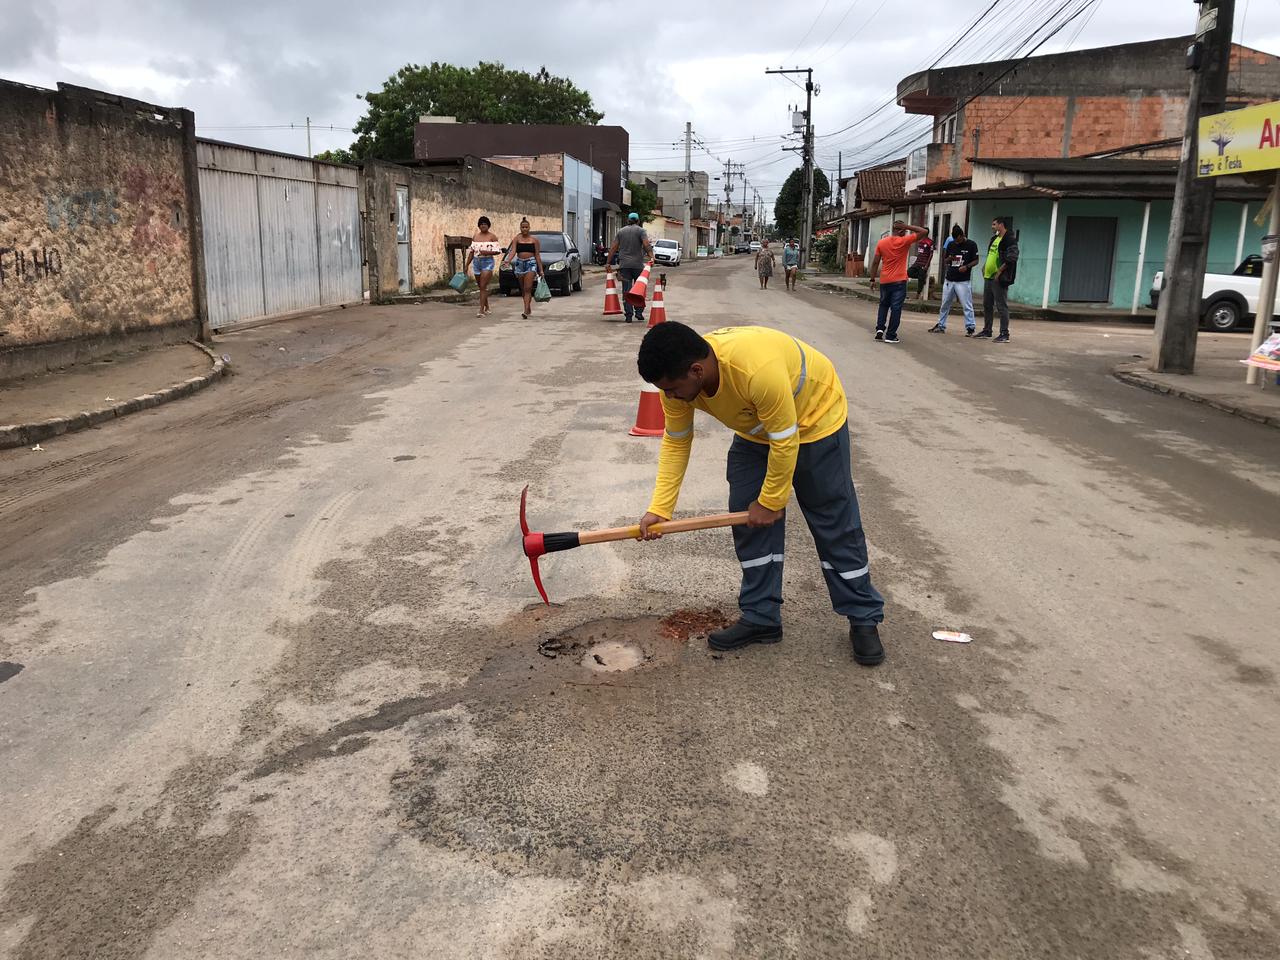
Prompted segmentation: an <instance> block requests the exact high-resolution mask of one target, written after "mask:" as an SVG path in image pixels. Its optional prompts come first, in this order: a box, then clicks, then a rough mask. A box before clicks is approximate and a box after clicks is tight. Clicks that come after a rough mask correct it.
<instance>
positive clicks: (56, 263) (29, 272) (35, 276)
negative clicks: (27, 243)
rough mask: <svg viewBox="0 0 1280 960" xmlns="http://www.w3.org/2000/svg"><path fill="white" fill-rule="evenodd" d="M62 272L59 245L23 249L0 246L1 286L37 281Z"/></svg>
mask: <svg viewBox="0 0 1280 960" xmlns="http://www.w3.org/2000/svg"><path fill="white" fill-rule="evenodd" d="M60 273H62V254H61V253H60V252H59V251H58V248H57V247H39V248H34V249H31V250H23V249H21V248H19V247H0V287H4V286H5V285H6V284H13V283H37V282H39V281H41V280H47V279H49V278H50V277H56V276H58V274H60Z"/></svg>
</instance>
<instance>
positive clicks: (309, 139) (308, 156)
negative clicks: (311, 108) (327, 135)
mask: <svg viewBox="0 0 1280 960" xmlns="http://www.w3.org/2000/svg"><path fill="white" fill-rule="evenodd" d="M314 156H315V154H314V153H312V152H311V118H310V117H307V158H308V159H310V158H311V157H314Z"/></svg>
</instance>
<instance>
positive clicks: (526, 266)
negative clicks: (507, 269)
mask: <svg viewBox="0 0 1280 960" xmlns="http://www.w3.org/2000/svg"><path fill="white" fill-rule="evenodd" d="M511 268H512V269H513V270H515V272H516V276H517V277H523V276H524V275H525V274H526V273H534V272H535V271H537V269H538V261H537V260H535V259H534V258H533V257H527V258H526V257H516V258H515V260H514V261H513V262H512V264H511Z"/></svg>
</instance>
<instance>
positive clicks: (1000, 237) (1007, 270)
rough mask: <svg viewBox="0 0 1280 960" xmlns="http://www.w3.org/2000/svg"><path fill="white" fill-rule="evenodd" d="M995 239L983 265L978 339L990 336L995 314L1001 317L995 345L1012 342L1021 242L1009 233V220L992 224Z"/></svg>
mask: <svg viewBox="0 0 1280 960" xmlns="http://www.w3.org/2000/svg"><path fill="white" fill-rule="evenodd" d="M991 230H992V233H993V236H992V237H991V242H990V243H989V244H988V245H987V260H986V263H984V264H983V265H982V277H983V280H984V281H985V282H984V283H983V284H982V331H981V332H980V333H979V334H977V336H979V337H986V338H988V339H989V338H990V337H991V323H992V319H993V318H992V313H993V312H998V313H999V314H1000V336H998V337H996V338H995V340H992V341H991V342H992V343H1008V342H1009V288H1010V287H1011V286H1013V281H1014V280H1016V279H1017V276H1018V241H1017V238H1015V237H1014V235H1013V234H1012V233H1010V232H1009V218H1008V217H996V218H995V219H994V220H992V221H991Z"/></svg>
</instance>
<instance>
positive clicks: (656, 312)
mask: <svg viewBox="0 0 1280 960" xmlns="http://www.w3.org/2000/svg"><path fill="white" fill-rule="evenodd" d="M666 288H667V275H666V274H665V273H660V274H658V282H657V283H655V284H654V285H653V304H652V305H651V306H650V308H649V326H651V327H656V326H657V325H658V324H660V323H666V322H667V305H666V303H665V302H663V299H662V291H663V290H665V289H666Z"/></svg>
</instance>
